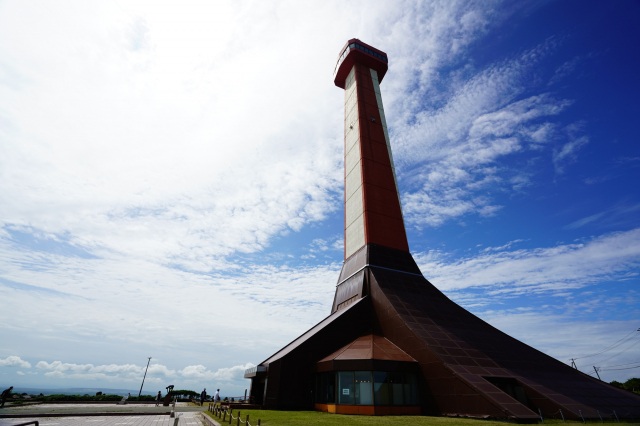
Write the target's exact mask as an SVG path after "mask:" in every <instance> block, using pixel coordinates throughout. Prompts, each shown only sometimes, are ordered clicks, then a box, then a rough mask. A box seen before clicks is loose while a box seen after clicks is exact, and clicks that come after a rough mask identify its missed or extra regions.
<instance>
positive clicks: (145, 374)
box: [138, 357, 151, 398]
mask: <svg viewBox="0 0 640 426" xmlns="http://www.w3.org/2000/svg"><path fill="white" fill-rule="evenodd" d="M150 362H151V357H149V360H148V361H147V368H146V369H145V370H144V376H143V377H142V384H141V385H140V392H138V398H140V395H141V394H142V387H143V386H144V379H145V378H146V377H147V370H148V369H149V363H150Z"/></svg>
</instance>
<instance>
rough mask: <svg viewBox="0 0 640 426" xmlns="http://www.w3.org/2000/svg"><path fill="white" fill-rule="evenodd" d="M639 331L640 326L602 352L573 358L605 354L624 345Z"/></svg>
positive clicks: (573, 359)
mask: <svg viewBox="0 0 640 426" xmlns="http://www.w3.org/2000/svg"><path fill="white" fill-rule="evenodd" d="M638 331H640V328H638V329H636V330H633V331H632V332H630V333H629V334H627V335H626V336H624V337H623V338H621V339H620V340H618V341H616V342H615V343H613V344H612V345H611V346H609V347H607V348H605V349H603V350H601V351H600V352H595V353H592V354H589V355H583V356H581V357H575V358H572V359H571V360H572V361H575V360H576V359H584V358H591V357H594V356H597V355H601V354H603V353H605V352H607V351H610V350H612V349H614V348H616V347H618V346H620V345H622V344H623V343H626V341H627V340H629V339H631V336H632V335H634V334H635V333H637V332H638Z"/></svg>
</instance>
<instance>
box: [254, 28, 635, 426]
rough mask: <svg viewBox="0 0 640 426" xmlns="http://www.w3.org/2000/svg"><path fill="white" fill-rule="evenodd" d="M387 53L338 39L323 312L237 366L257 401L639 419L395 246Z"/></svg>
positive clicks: (400, 232) (403, 240) (619, 399)
mask: <svg viewBox="0 0 640 426" xmlns="http://www.w3.org/2000/svg"><path fill="white" fill-rule="evenodd" d="M387 64H388V61H387V55H386V54H385V53H384V52H382V51H380V50H378V49H375V48H374V47H372V46H369V45H367V44H365V43H363V42H361V41H360V40H358V39H352V40H349V41H348V42H347V44H346V46H345V47H344V48H343V50H342V51H341V53H340V56H339V59H338V63H337V65H336V70H335V80H334V83H335V84H336V86H338V87H340V88H343V89H344V90H345V120H344V130H345V139H344V142H345V238H344V245H345V254H344V258H345V260H344V264H343V267H342V271H341V272H340V276H339V278H338V284H337V287H336V290H335V297H334V301H333V306H332V309H331V314H330V315H329V316H327V317H326V318H324V319H323V320H322V321H320V322H319V323H318V324H317V325H315V326H314V327H312V328H311V329H310V330H308V331H307V332H306V333H304V334H302V335H301V336H299V337H298V338H297V339H295V340H293V341H292V342H291V343H289V344H288V345H286V346H285V347H283V348H282V349H280V350H279V351H278V352H276V353H275V354H273V355H272V356H270V357H269V358H267V359H266V360H264V361H263V362H261V363H260V364H259V365H258V366H256V367H254V368H252V369H249V370H247V371H246V372H245V377H246V378H249V379H251V391H250V397H251V399H252V401H253V402H254V403H257V404H261V405H262V406H263V407H265V408H268V409H286V410H297V409H301V410H309V409H315V410H320V411H326V412H331V413H341V414H363V415H407V414H410V415H418V414H423V415H437V416H468V417H478V418H497V419H505V420H512V421H517V422H537V421H539V420H540V417H541V416H542V417H543V418H549V417H560V416H562V417H563V418H566V419H575V420H583V419H602V418H613V419H621V418H631V419H640V396H638V395H635V394H632V393H630V392H627V391H624V390H621V389H618V388H615V387H613V386H611V385H609V384H607V383H604V382H601V381H599V380H596V379H594V378H592V377H590V376H588V375H586V374H583V373H581V372H580V371H578V370H576V369H573V368H571V367H569V366H568V365H566V364H564V363H562V362H560V361H558V360H556V359H554V358H552V357H550V356H548V355H546V354H544V353H542V352H540V351H538V350H536V349H534V348H532V347H530V346H528V345H526V344H524V343H522V342H520V341H518V340H517V339H514V338H512V337H510V336H508V335H507V334H505V333H503V332H501V331H500V330H497V329H496V328H494V327H492V326H491V325H490V324H488V323H486V322H485V321H483V320H481V319H480V318H478V317H476V316H474V315H473V314H471V313H470V312H468V311H467V310H465V309H464V308H462V307H461V306H459V305H457V304H456V303H454V302H453V301H451V300H450V299H448V298H447V297H446V296H445V295H444V294H443V293H442V292H440V291H439V290H438V289H437V288H436V287H435V286H433V285H432V284H431V283H430V282H429V281H428V280H427V279H426V278H425V277H424V276H423V275H422V272H421V271H420V269H419V268H418V266H417V265H416V263H415V261H414V259H413V257H412V256H411V253H410V252H409V246H408V243H407V237H406V231H405V227H404V221H403V218H402V211H401V208H400V201H399V196H398V190H397V185H396V179H395V171H394V166H393V159H392V156H391V149H390V145H389V137H388V132H387V127H386V119H385V116H384V109H383V107H382V98H381V95H380V88H379V83H380V82H381V81H382V79H383V77H384V75H385V73H386V71H387V67H388V65H387Z"/></svg>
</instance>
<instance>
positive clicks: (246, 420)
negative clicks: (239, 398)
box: [244, 414, 249, 426]
mask: <svg viewBox="0 0 640 426" xmlns="http://www.w3.org/2000/svg"><path fill="white" fill-rule="evenodd" d="M244 424H245V425H247V426H249V415H248V414H247V418H246V419H245V421H244Z"/></svg>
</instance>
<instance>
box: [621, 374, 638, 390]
mask: <svg viewBox="0 0 640 426" xmlns="http://www.w3.org/2000/svg"><path fill="white" fill-rule="evenodd" d="M624 388H625V389H626V390H628V391H631V392H634V393H640V379H639V378H637V377H634V378H632V379H629V380H627V381H626V382H624Z"/></svg>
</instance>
